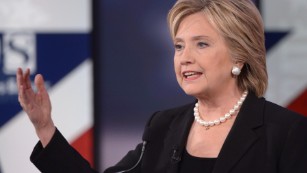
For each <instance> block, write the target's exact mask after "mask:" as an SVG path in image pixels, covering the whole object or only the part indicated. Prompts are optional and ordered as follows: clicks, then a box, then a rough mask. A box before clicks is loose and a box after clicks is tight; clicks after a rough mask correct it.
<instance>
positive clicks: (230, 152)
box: [213, 93, 265, 173]
mask: <svg viewBox="0 0 307 173" xmlns="http://www.w3.org/2000/svg"><path fill="white" fill-rule="evenodd" d="M264 103H265V101H264V99H259V98H257V97H256V96H255V95H254V94H253V93H250V94H249V95H248V96H247V98H246V100H245V102H244V103H243V105H242V107H241V110H240V112H239V113H238V116H237V119H236V121H235V123H234V125H233V127H232V129H231V130H230V132H229V134H228V136H227V138H226V140H225V142H224V144H223V147H222V149H221V151H220V154H219V156H218V159H217V161H216V164H215V167H214V170H213V173H227V172H229V171H230V170H231V168H232V167H233V166H234V165H235V164H236V163H237V162H238V161H239V160H240V158H241V157H243V155H244V153H246V152H247V151H248V149H249V148H250V147H251V146H252V144H253V143H255V142H256V141H257V139H258V136H257V134H256V133H255V131H254V129H255V128H257V127H259V126H261V125H262V124H263V113H262V112H263V106H264Z"/></svg>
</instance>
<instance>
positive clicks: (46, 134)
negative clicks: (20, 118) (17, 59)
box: [16, 68, 55, 147]
mask: <svg viewBox="0 0 307 173" xmlns="http://www.w3.org/2000/svg"><path fill="white" fill-rule="evenodd" d="M16 80H17V87H18V101H19V103H20V105H21V107H22V108H23V110H24V111H25V112H26V113H27V114H28V117H29V119H30V120H31V122H32V124H33V125H34V127H35V130H36V133H37V136H38V137H39V139H40V141H41V143H42V144H43V146H44V147H45V146H46V145H47V144H48V143H49V141H50V139H51V138H52V136H53V134H54V132H55V126H54V124H53V121H52V119H51V102H50V98H49V95H48V93H47V90H46V88H45V85H44V79H43V76H42V75H40V74H38V75H36V76H35V80H34V83H35V86H36V88H37V91H36V92H35V91H34V90H33V89H32V87H31V81H30V69H27V70H26V71H25V73H23V71H22V69H21V68H18V69H17V73H16Z"/></svg>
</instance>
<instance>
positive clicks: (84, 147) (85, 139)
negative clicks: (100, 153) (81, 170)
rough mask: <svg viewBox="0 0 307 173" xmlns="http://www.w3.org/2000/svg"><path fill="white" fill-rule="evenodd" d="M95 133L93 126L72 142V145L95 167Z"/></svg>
mask: <svg viewBox="0 0 307 173" xmlns="http://www.w3.org/2000/svg"><path fill="white" fill-rule="evenodd" d="M93 134H94V131H93V128H90V129H88V130H87V131H86V132H84V133H83V134H81V136H80V137H79V138H77V139H76V140H75V141H73V142H72V143H71V145H72V146H73V147H74V148H75V149H76V150H77V151H78V152H79V153H80V154H81V155H82V156H83V157H84V158H85V159H86V160H87V161H88V162H89V163H90V164H91V166H92V167H94V157H93V156H94V155H93V149H94V145H93V143H94V142H93V140H94V137H93V136H94V135H93Z"/></svg>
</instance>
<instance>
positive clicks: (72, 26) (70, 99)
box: [0, 0, 93, 173]
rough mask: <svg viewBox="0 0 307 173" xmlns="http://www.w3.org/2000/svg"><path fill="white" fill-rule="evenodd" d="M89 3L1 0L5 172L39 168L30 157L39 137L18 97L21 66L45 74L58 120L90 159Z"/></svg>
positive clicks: (0, 145)
mask: <svg viewBox="0 0 307 173" xmlns="http://www.w3.org/2000/svg"><path fill="white" fill-rule="evenodd" d="M91 8H92V7H91V1H90V0H44V1H37V0H1V1H0V21H1V22H0V166H1V168H0V169H1V171H0V172H1V173H20V172H25V173H35V172H39V171H38V170H37V169H36V168H35V167H34V166H33V165H32V163H31V162H30V160H29V156H30V153H31V151H32V149H33V147H34V145H35V144H36V142H37V141H38V138H37V137H36V134H35V130H34V128H33V126H32V124H31V123H30V121H29V120H28V118H27V116H26V115H25V113H24V112H22V111H21V107H20V106H19V103H18V100H17V88H16V82H15V73H16V69H17V67H22V68H23V69H26V68H31V77H32V79H33V77H34V75H35V74H37V73H42V74H43V75H44V76H45V80H46V84H47V87H48V91H49V93H50V98H51V101H52V104H53V110H52V116H53V119H54V121H55V124H56V125H57V127H58V128H59V129H60V130H61V132H62V133H63V134H64V136H65V137H66V138H67V139H68V141H69V142H71V143H72V144H73V145H74V146H75V147H76V148H78V149H79V150H80V151H81V152H82V153H83V154H84V156H85V157H87V158H88V159H89V160H90V161H91V162H92V155H91V154H92V153H91V152H90V150H91V149H92V148H93V147H92V146H91V145H92V141H91V139H90V138H91V132H92V125H93V111H92V110H93V109H92V105H93V101H92V83H93V82H92V59H91V58H90V57H91V41H90V37H91V30H92V24H91V23H92V19H91ZM84 138H85V140H82V141H83V143H82V144H80V139H84ZM84 141H85V142H84ZM84 145H86V147H84ZM83 147H84V148H86V149H90V150H85V152H84V150H82V148H83Z"/></svg>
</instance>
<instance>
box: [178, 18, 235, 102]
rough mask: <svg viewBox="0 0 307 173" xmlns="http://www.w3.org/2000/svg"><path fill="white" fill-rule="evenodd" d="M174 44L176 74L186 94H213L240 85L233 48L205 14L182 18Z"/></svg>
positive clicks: (196, 95)
mask: <svg viewBox="0 0 307 173" xmlns="http://www.w3.org/2000/svg"><path fill="white" fill-rule="evenodd" d="M174 45H175V56H174V66H175V72H176V78H177V81H178V83H179V85H180V86H181V88H182V89H183V90H184V91H185V93H186V94H188V95H192V96H195V97H202V96H209V95H212V94H219V93H222V92H221V91H227V89H231V87H235V86H236V81H235V79H234V78H233V77H232V76H231V69H232V67H233V63H232V61H231V57H230V53H229V49H228V47H227V46H226V43H225V41H224V39H223V38H222V36H221V35H219V33H218V32H217V31H216V29H215V28H214V27H213V26H212V25H211V24H210V23H209V22H208V20H207V17H206V16H205V15H204V14H202V13H200V12H199V13H195V14H192V15H190V16H187V17H185V18H184V19H183V20H182V22H181V23H180V25H179V28H178V32H177V34H176V35H175V38H174ZM228 91H229V90H228Z"/></svg>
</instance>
